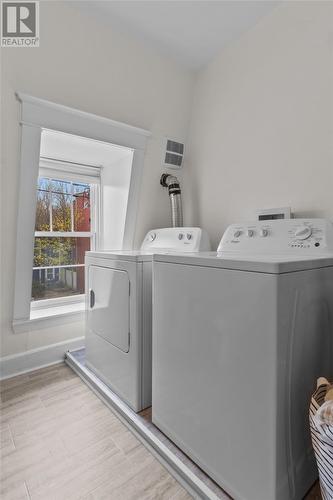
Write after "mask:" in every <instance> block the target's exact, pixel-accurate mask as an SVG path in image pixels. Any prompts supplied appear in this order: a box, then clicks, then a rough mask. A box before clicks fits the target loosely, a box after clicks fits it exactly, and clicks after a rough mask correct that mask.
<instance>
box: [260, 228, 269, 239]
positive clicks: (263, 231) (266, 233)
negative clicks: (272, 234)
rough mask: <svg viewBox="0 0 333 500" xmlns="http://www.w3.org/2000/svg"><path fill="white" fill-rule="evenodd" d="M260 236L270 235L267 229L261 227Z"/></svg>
mask: <svg viewBox="0 0 333 500" xmlns="http://www.w3.org/2000/svg"><path fill="white" fill-rule="evenodd" d="M260 236H262V237H263V238H266V236H268V231H267V229H261V230H260Z"/></svg>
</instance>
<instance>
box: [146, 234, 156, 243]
mask: <svg viewBox="0 0 333 500" xmlns="http://www.w3.org/2000/svg"><path fill="white" fill-rule="evenodd" d="M155 238H156V233H149V234H148V241H154V239H155Z"/></svg>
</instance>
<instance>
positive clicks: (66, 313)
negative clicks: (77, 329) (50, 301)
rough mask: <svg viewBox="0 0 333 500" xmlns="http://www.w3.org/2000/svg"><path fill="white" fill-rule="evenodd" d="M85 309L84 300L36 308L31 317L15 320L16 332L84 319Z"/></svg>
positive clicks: (14, 327)
mask: <svg viewBox="0 0 333 500" xmlns="http://www.w3.org/2000/svg"><path fill="white" fill-rule="evenodd" d="M84 310H85V303H84V302H76V303H73V304H64V305H61V306H59V305H58V306H54V307H47V308H46V307H45V308H40V309H34V310H31V313H30V319H26V320H14V321H13V329H14V332H15V333H23V332H28V331H32V330H41V329H44V328H50V327H53V326H59V325H65V324H68V323H73V322H76V321H83V319H84Z"/></svg>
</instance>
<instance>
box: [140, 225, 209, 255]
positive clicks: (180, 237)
mask: <svg viewBox="0 0 333 500" xmlns="http://www.w3.org/2000/svg"><path fill="white" fill-rule="evenodd" d="M141 250H143V251H148V252H152V253H154V252H156V253H159V252H163V253H164V252H168V251H169V252H199V251H200V252H204V251H209V250H211V247H210V243H209V239H208V235H207V233H206V232H205V231H204V230H203V229H201V228H199V227H166V228H162V229H153V230H151V231H149V232H148V233H147V234H146V236H145V238H144V240H143V243H142V245H141Z"/></svg>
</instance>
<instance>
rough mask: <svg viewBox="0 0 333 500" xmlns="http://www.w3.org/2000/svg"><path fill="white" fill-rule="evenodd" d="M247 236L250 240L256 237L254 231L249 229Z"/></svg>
mask: <svg viewBox="0 0 333 500" xmlns="http://www.w3.org/2000/svg"><path fill="white" fill-rule="evenodd" d="M246 236H248V238H252V236H254V231H253V230H252V229H248V230H247V231H246Z"/></svg>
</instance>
